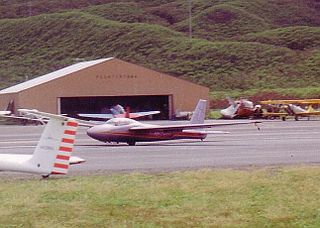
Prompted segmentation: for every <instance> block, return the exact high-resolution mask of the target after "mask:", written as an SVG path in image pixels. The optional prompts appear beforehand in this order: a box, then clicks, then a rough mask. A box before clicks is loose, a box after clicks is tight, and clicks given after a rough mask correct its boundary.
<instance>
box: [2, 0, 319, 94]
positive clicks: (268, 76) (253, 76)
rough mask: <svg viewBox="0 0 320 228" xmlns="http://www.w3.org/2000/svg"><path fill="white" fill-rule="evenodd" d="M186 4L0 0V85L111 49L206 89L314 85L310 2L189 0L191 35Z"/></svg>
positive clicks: (313, 6)
mask: <svg viewBox="0 0 320 228" xmlns="http://www.w3.org/2000/svg"><path fill="white" fill-rule="evenodd" d="M188 4H189V2H187V1H184V0H162V1H155V0H151V1H143V0H121V1H112V0H80V1H68V2H62V1H59V0H52V1H47V0H34V1H29V2H26V1H22V0H13V1H10V2H9V1H8V2H4V4H2V5H1V6H0V15H1V16H0V32H1V34H2V35H1V36H0V48H1V52H0V60H1V61H0V88H4V87H7V86H10V85H13V84H16V83H18V82H21V81H24V80H26V79H27V78H32V77H36V76H38V75H41V74H45V73H48V72H51V71H54V70H57V69H59V68H62V67H64V66H67V65H69V64H71V63H75V62H79V61H83V60H89V59H97V58H104V57H110V56H115V57H118V58H120V59H124V60H127V61H130V62H133V63H137V64H140V65H144V66H146V67H149V68H152V69H155V70H158V71H162V72H165V73H169V74H172V75H174V76H177V77H182V78H184V79H187V80H191V81H194V82H197V83H200V84H202V85H206V86H209V87H210V88H211V89H212V91H216V90H219V91H221V90H225V91H230V90H231V89H236V90H237V91H239V90H242V91H244V90H251V91H253V90H254V89H277V88H294V87H310V86H313V87H316V86H319V84H320V80H319V77H320V75H319V72H320V47H319V40H320V39H319V38H320V30H319V25H320V10H319V9H320V3H319V2H318V1H316V0H308V1H299V0H285V1H281V2H279V1H274V0H267V1H265V0H254V1H250V2H248V1H244V0H215V1H205V0H193V1H192V27H193V39H191V40H190V39H189V37H188V28H189V27H188V26H189V24H188V23H189V20H188V16H189V15H188V6H189V5H188ZM1 18H2V19H1ZM12 18H16V19H12Z"/></svg>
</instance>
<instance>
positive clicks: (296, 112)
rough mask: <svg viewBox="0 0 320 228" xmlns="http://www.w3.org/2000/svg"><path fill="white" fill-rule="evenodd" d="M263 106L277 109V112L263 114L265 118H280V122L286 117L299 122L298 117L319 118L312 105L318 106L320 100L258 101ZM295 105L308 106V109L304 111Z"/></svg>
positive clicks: (319, 114)
mask: <svg viewBox="0 0 320 228" xmlns="http://www.w3.org/2000/svg"><path fill="white" fill-rule="evenodd" d="M260 104H263V105H276V106H277V107H278V108H279V112H265V113H263V116H265V117H272V116H273V117H280V118H281V119H282V120H286V117H287V116H294V118H295V120H299V117H308V118H309V117H310V116H320V111H317V110H315V109H314V108H313V107H312V105H314V104H316V105H319V104H320V99H303V100H268V101H260ZM295 104H304V105H308V108H306V109H304V108H301V107H300V106H298V105H295Z"/></svg>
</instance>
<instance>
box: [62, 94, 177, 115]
mask: <svg viewBox="0 0 320 228" xmlns="http://www.w3.org/2000/svg"><path fill="white" fill-rule="evenodd" d="M118 104H120V105H121V106H123V107H124V108H126V107H129V108H130V112H142V111H160V114H157V115H153V116H152V119H156V120H161V119H169V118H170V117H171V114H170V113H172V105H171V104H172V95H152V96H105V97H104V96H103V97H61V98H59V102H58V105H59V106H60V107H59V110H60V113H61V114H68V115H70V116H74V117H77V116H76V114H77V113H110V108H112V107H113V106H115V105H118Z"/></svg>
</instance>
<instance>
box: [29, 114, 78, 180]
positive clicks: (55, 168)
mask: <svg viewBox="0 0 320 228" xmlns="http://www.w3.org/2000/svg"><path fill="white" fill-rule="evenodd" d="M77 127H78V122H77V121H76V120H74V119H71V118H67V117H63V116H55V117H54V116H52V115H51V116H50V120H49V122H48V124H47V125H46V127H45V129H44V131H43V133H42V135H41V138H40V141H39V143H38V145H37V147H36V149H35V151H34V154H33V156H32V158H31V160H30V163H31V165H32V166H36V167H37V168H38V170H39V172H41V173H42V174H43V175H44V176H45V175H50V174H66V173H67V172H68V169H69V165H70V157H71V153H72V149H73V145H74V141H75V135H76V131H77Z"/></svg>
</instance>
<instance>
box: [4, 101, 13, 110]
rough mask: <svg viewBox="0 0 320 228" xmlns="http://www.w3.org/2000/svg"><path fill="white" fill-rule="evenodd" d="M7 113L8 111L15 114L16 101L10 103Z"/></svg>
mask: <svg viewBox="0 0 320 228" xmlns="http://www.w3.org/2000/svg"><path fill="white" fill-rule="evenodd" d="M5 111H8V112H10V113H13V112H14V101H13V100H11V101H10V102H9V103H8V105H7V108H6V110H5Z"/></svg>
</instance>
